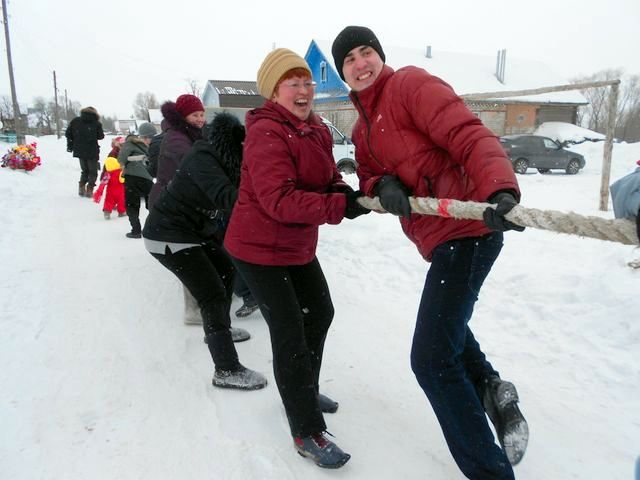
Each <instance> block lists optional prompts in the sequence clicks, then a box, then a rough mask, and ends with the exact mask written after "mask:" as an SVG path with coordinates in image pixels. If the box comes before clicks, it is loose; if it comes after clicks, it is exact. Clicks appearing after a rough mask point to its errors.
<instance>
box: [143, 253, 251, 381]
mask: <svg viewBox="0 0 640 480" xmlns="http://www.w3.org/2000/svg"><path fill="white" fill-rule="evenodd" d="M151 255H153V257H154V258H155V259H156V260H158V261H159V262H160V263H161V264H162V265H163V266H164V267H166V268H167V269H168V270H170V271H171V272H172V273H173V274H174V275H175V276H176V277H178V278H179V279H180V281H181V282H182V284H183V285H184V286H185V287H187V289H188V290H189V292H190V293H191V295H193V297H194V298H195V299H196V301H197V302H198V306H199V307H200V312H201V313H202V321H203V327H204V333H205V335H206V336H207V344H208V346H209V351H210V352H211V358H212V359H213V363H214V364H215V366H216V369H221V370H233V369H234V368H235V367H237V366H238V365H239V362H238V354H237V353H236V348H235V346H234V345H233V340H232V339H231V331H230V330H229V329H230V327H231V320H230V318H229V309H230V307H231V295H232V294H233V280H234V277H235V268H234V267H233V263H231V259H230V258H229V255H228V254H227V252H225V250H224V249H223V248H222V246H221V245H219V244H216V243H208V244H205V245H203V246H202V247H192V248H187V249H184V250H180V251H179V252H176V253H171V252H170V251H169V250H168V249H167V251H166V252H165V255H159V254H156V253H152V254H151Z"/></svg>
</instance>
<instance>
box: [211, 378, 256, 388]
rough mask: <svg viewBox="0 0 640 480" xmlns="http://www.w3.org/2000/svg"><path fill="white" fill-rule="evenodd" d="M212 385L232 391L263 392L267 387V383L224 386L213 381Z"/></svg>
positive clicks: (226, 384)
mask: <svg viewBox="0 0 640 480" xmlns="http://www.w3.org/2000/svg"><path fill="white" fill-rule="evenodd" d="M211 384H212V385H213V386H214V387H218V388H228V389H231V390H261V389H263V388H265V387H266V386H267V382H265V383H260V384H257V385H233V384H228V383H225V384H222V383H216V381H215V380H212V381H211Z"/></svg>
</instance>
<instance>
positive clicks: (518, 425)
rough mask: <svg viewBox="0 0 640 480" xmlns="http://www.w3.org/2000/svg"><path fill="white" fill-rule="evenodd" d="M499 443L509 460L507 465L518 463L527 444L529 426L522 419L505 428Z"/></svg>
mask: <svg viewBox="0 0 640 480" xmlns="http://www.w3.org/2000/svg"><path fill="white" fill-rule="evenodd" d="M516 408H517V407H516ZM500 443H501V444H502V448H503V449H504V453H505V454H506V455H507V458H508V459H509V463H510V464H511V465H517V464H518V463H520V461H521V460H522V457H524V453H525V452H526V450H527V445H528V443H529V425H528V424H527V421H526V420H525V419H524V417H521V420H519V421H514V422H512V423H511V424H509V425H507V426H506V427H505V432H504V435H503V436H502V441H501V442H500Z"/></svg>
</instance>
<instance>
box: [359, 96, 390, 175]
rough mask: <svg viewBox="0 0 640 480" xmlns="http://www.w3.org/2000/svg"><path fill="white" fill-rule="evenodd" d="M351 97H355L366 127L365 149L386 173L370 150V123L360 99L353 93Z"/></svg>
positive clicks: (371, 149) (385, 170)
mask: <svg viewBox="0 0 640 480" xmlns="http://www.w3.org/2000/svg"><path fill="white" fill-rule="evenodd" d="M353 96H354V97H355V99H356V101H357V102H358V105H357V107H356V108H358V110H359V111H360V112H361V115H362V118H363V120H364V123H365V125H366V127H367V147H369V153H370V154H371V157H372V158H373V159H374V160H375V162H376V163H377V164H378V166H379V167H380V168H381V169H382V170H383V171H384V172H385V173H386V172H387V169H386V167H385V166H384V165H382V163H380V161H379V160H378V158H377V157H376V155H375V153H373V148H371V138H370V137H371V122H370V121H369V118H368V117H367V114H366V113H365V111H364V107H363V106H362V103H360V98H358V94H357V93H355V92H354V94H353Z"/></svg>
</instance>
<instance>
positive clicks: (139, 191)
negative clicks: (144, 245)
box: [124, 175, 153, 233]
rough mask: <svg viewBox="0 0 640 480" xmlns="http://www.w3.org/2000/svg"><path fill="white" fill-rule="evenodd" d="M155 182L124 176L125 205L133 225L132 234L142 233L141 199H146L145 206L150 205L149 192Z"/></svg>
mask: <svg viewBox="0 0 640 480" xmlns="http://www.w3.org/2000/svg"><path fill="white" fill-rule="evenodd" d="M151 187H153V182H152V181H151V180H149V179H148V178H142V177H135V176H133V175H125V176H124V204H125V207H126V209H127V216H128V217H129V223H130V224H131V232H132V233H140V232H142V227H141V225H140V198H144V204H145V206H147V208H148V205H149V192H151Z"/></svg>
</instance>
